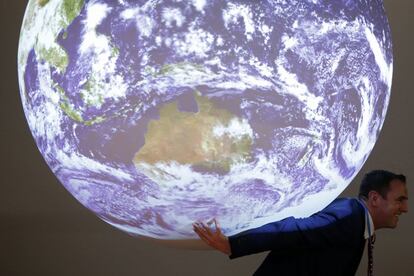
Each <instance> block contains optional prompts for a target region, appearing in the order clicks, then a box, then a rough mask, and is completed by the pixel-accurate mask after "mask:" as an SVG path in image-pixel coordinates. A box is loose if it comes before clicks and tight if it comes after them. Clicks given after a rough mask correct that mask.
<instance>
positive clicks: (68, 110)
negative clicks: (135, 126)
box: [54, 83, 108, 126]
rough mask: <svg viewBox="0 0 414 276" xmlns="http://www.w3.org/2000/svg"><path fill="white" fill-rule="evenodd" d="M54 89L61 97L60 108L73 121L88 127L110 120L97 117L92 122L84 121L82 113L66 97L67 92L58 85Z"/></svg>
mask: <svg viewBox="0 0 414 276" xmlns="http://www.w3.org/2000/svg"><path fill="white" fill-rule="evenodd" d="M54 88H55V89H56V91H58V93H59V97H60V101H59V107H60V108H61V109H62V111H63V112H64V113H65V114H66V115H67V116H68V117H69V118H71V119H72V120H74V121H76V122H78V123H82V124H84V125H87V126H92V125H94V124H98V123H102V122H104V121H106V120H107V119H108V118H105V117H104V116H96V117H95V118H92V119H90V120H84V119H83V116H82V112H81V111H79V110H76V109H75V107H74V105H73V104H72V103H71V102H70V99H69V98H68V96H66V92H65V90H64V89H63V88H62V87H61V86H60V85H58V84H56V83H55V84H54Z"/></svg>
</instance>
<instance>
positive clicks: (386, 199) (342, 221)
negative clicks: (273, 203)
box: [193, 170, 408, 276]
mask: <svg viewBox="0 0 414 276" xmlns="http://www.w3.org/2000/svg"><path fill="white" fill-rule="evenodd" d="M407 211H408V192H407V187H406V178H405V176H404V175H397V174H394V173H391V172H388V171H384V170H376V171H372V172H370V173H368V174H366V175H365V177H364V179H363V180H362V182H361V186H360V191H359V199H356V198H340V199H336V200H335V201H333V202H332V203H331V204H330V205H328V206H327V207H326V208H325V209H323V210H322V211H320V212H317V213H315V214H313V215H312V216H310V217H308V218H300V219H299V218H298V219H296V218H293V217H289V218H286V219H284V220H281V221H278V222H273V223H269V224H266V225H263V226H261V227H259V228H256V229H251V230H247V231H244V232H242V233H239V234H237V235H234V236H231V237H226V236H224V235H223V234H222V232H221V229H220V226H219V225H218V223H217V221H216V220H215V219H214V220H213V221H214V223H215V228H216V230H213V229H211V228H210V227H209V226H208V225H206V224H204V223H202V222H197V223H194V225H193V227H194V231H195V232H196V233H197V234H198V235H199V237H200V238H201V239H202V240H203V241H204V242H205V243H207V244H208V245H209V246H210V247H212V248H214V249H216V250H219V251H221V252H222V253H224V254H226V255H229V257H230V258H231V259H232V258H237V257H241V256H245V255H249V254H254V253H258V252H263V251H268V250H271V252H270V253H269V255H268V256H267V257H266V259H265V260H264V262H263V263H262V265H261V266H260V267H259V268H258V270H257V271H256V272H255V274H254V275H289V276H292V275H318V276H319V275H330V276H332V275H335V276H339V275H355V272H356V270H357V268H358V265H359V263H360V260H361V257H362V254H363V251H364V245H365V243H366V240H367V239H368V240H369V241H371V240H372V238H373V237H375V236H374V233H373V232H374V231H375V230H378V229H381V228H395V227H396V226H397V223H398V217H399V216H400V215H401V214H402V213H406V212H407ZM368 244H369V245H370V243H368ZM370 273H371V274H372V269H371V271H370V268H369V274H370Z"/></svg>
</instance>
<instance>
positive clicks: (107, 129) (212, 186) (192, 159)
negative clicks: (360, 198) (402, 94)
mask: <svg viewBox="0 0 414 276" xmlns="http://www.w3.org/2000/svg"><path fill="white" fill-rule="evenodd" d="M392 68H393V58H392V45H391V37H390V28H389V25H388V21H387V18H386V15H385V11H384V6H383V2H382V1H381V0H370V1H365V0H336V1H332V0H302V1H295V0H291V1H282V0H273V1H270V0H268V1H236V0H233V1H227V0H226V1H225V0H214V1H206V0H193V1H178V0H176V1H173V0H170V1H167V0H165V1H163V0H151V1H143V0H142V1H137V0H134V1H132V0H118V1H116V0H93V1H92V0H91V1H87V0H30V1H29V2H28V5H27V9H26V13H25V16H24V20H23V24H22V29H21V35H20V42H19V55H18V71H19V72H18V73H19V83H20V92H21V99H22V103H23V108H24V111H25V115H26V118H27V122H28V125H29V127H30V130H31V132H32V134H33V137H34V140H35V141H36V144H37V147H38V148H39V150H40V152H41V154H42V155H43V157H44V159H45V161H46V162H47V164H48V165H49V167H50V169H51V170H52V171H53V173H54V174H55V175H56V177H57V178H58V179H59V180H60V182H61V183H62V184H63V185H64V186H65V188H66V189H67V190H68V191H69V192H70V193H71V194H72V195H73V196H74V197H75V198H76V199H77V200H79V201H80V202H81V203H82V204H83V205H84V206H85V207H87V208H88V209H90V210H91V211H93V212H94V213H95V214H96V215H97V216H98V217H100V218H101V219H102V220H104V221H106V222H107V223H109V224H111V225H113V226H115V227H117V228H119V229H121V230H123V231H125V232H128V233H130V234H132V235H136V236H141V237H148V238H155V239H158V240H180V239H194V238H195V237H196V236H195V234H194V233H193V231H192V226H191V224H192V223H193V222H195V221H198V220H201V221H208V220H210V219H212V218H217V220H218V221H219V222H220V224H221V226H222V228H223V231H224V233H225V234H227V235H231V234H235V233H238V232H240V231H243V230H246V229H249V228H253V227H257V226H260V225H263V224H265V223H267V222H270V221H275V220H279V219H283V218H285V217H287V216H295V217H306V216H309V215H311V214H312V213H314V212H316V211H318V210H320V209H322V208H323V207H324V206H326V205H327V204H328V203H329V202H331V201H332V200H333V199H334V198H335V197H337V196H338V195H339V194H340V193H341V192H342V191H343V190H344V189H345V188H346V186H347V185H348V184H349V183H350V182H351V180H352V179H353V177H354V176H355V175H356V174H357V173H358V171H359V170H360V169H361V167H362V165H363V164H364V162H365V160H366V159H367V158H368V156H369V154H370V152H371V150H372V148H373V146H374V144H375V142H376V139H377V138H378V135H379V132H380V130H381V127H382V124H383V122H384V118H385V114H386V110H387V106H388V102H389V98H390V89H391V79H392ZM34 165H35V164H34Z"/></svg>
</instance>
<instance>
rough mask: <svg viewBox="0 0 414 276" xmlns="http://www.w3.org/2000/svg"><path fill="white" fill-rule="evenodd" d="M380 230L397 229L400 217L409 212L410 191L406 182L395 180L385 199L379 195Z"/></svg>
mask: <svg viewBox="0 0 414 276" xmlns="http://www.w3.org/2000/svg"><path fill="white" fill-rule="evenodd" d="M377 211H378V222H379V223H378V224H379V225H378V226H379V228H395V227H397V224H398V217H399V216H400V215H401V214H402V213H406V212H408V191H407V186H406V184H405V183H404V182H402V181H400V180H398V179H395V180H393V181H391V183H390V190H389V191H388V193H387V195H386V197H385V198H383V197H382V196H381V195H379V197H378V200H377Z"/></svg>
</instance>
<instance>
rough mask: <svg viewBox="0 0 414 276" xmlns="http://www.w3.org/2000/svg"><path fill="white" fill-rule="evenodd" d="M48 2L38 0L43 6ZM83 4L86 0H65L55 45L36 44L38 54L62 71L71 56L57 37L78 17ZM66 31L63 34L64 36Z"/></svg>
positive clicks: (47, 0) (46, 0) (55, 34)
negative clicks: (58, 41)
mask: <svg viewBox="0 0 414 276" xmlns="http://www.w3.org/2000/svg"><path fill="white" fill-rule="evenodd" d="M48 2H49V0H38V3H39V5H40V6H41V7H43V6H45V5H46V4H47V3H48ZM83 5H84V0H64V1H63V2H62V6H61V10H60V12H59V14H60V15H61V16H62V18H61V20H59V22H57V23H58V24H59V29H58V30H57V31H56V32H55V33H54V36H55V37H54V43H53V45H51V46H45V45H42V43H41V42H40V43H39V42H38V41H37V42H36V44H37V45H36V46H35V49H36V50H37V51H36V54H37V55H38V56H39V58H40V59H41V60H44V61H46V62H48V63H49V64H50V65H51V66H53V67H55V68H57V69H58V70H59V71H60V72H65V70H66V67H67V66H68V60H69V57H68V54H67V53H66V51H65V49H64V48H63V47H61V46H60V45H59V43H57V41H56V40H57V37H58V35H59V33H60V31H61V30H65V29H66V28H67V27H68V26H69V25H70V24H71V23H72V21H73V20H74V19H75V18H76V16H78V15H79V13H80V11H81V9H82V7H83ZM56 16H58V15H56ZM65 33H66V32H65ZM65 33H64V34H63V35H64V36H65ZM66 35H67V34H66Z"/></svg>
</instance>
